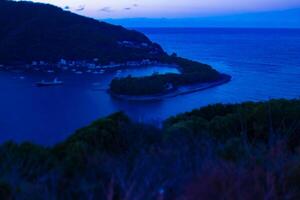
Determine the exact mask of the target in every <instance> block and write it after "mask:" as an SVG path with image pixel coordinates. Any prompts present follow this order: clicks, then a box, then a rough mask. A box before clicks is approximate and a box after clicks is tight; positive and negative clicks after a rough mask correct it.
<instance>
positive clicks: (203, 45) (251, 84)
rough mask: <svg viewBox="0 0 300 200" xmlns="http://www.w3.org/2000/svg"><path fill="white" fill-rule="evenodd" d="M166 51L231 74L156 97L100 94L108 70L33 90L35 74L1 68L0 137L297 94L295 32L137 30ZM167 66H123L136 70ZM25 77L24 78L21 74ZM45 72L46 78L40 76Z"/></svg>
mask: <svg viewBox="0 0 300 200" xmlns="http://www.w3.org/2000/svg"><path fill="white" fill-rule="evenodd" d="M139 30H140V31H142V32H144V33H145V34H146V35H147V36H149V37H150V38H151V39H152V40H153V41H156V42H158V43H160V44H161V45H162V46H163V47H164V48H165V49H166V51H168V52H170V53H171V52H176V53H177V54H178V55H180V56H184V57H187V58H190V59H194V60H198V61H201V62H205V63H208V64H211V65H212V66H214V67H215V68H216V69H218V70H219V71H221V72H225V73H228V74H230V75H232V77H233V79H232V81H231V82H230V83H228V84H226V85H222V86H219V87H216V88H212V89H209V90H206V91H201V92H198V93H194V94H189V95H185V96H179V97H175V98H172V99H168V100H164V101H157V102H126V101H119V100H116V99H113V98H111V97H110V96H109V95H108V94H107V93H106V92H105V88H107V86H108V84H109V82H110V80H111V79H112V78H113V77H114V76H116V74H115V73H110V74H104V75H97V76H96V75H93V76H86V75H63V76H62V77H61V78H62V79H63V80H64V81H65V85H64V86H62V87H52V88H51V87H49V88H37V87H34V86H33V83H34V82H36V81H39V80H40V79H41V77H39V75H37V74H34V75H29V74H18V73H7V72H0V90H1V91H2V92H1V93H0V102H1V104H0V109H1V116H0V142H3V141H6V140H9V139H12V140H15V141H32V142H35V143H39V144H46V145H49V144H50V145H51V144H54V143H56V142H58V141H61V140H63V139H64V138H66V137H67V136H68V135H69V134H71V133H73V132H74V130H76V129H77V128H80V127H82V126H85V125H88V124H89V123H90V122H92V121H93V120H95V119H97V118H99V117H102V116H106V115H108V114H110V113H113V112H115V111H124V112H126V113H127V114H128V115H129V116H130V117H132V118H133V119H135V120H138V121H146V122H150V123H158V122H160V121H161V120H163V119H165V118H167V117H168V116H170V115H175V114H177V113H181V112H184V111H189V110H192V109H194V108H199V107H201V106H205V105H208V104H212V103H218V102H222V103H235V102H241V101H249V100H251V101H258V100H267V99H270V98H283V97H284V98H298V97H299V96H300V56H299V55H300V30H272V29H270V30H255V29H139ZM158 70H159V71H160V72H161V73H165V72H169V71H171V72H174V69H172V68H166V67H165V68H160V67H153V68H147V69H141V70H130V71H124V72H122V74H120V75H121V76H122V75H127V74H134V75H135V76H140V75H147V74H152V73H153V72H157V71H158ZM20 76H24V79H20ZM43 78H45V77H43Z"/></svg>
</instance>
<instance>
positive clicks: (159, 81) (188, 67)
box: [109, 54, 231, 101]
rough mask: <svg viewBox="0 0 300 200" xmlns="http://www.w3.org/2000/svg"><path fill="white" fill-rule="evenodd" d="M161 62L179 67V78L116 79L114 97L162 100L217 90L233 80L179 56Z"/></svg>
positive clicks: (113, 81)
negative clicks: (206, 90) (212, 88)
mask: <svg viewBox="0 0 300 200" xmlns="http://www.w3.org/2000/svg"><path fill="white" fill-rule="evenodd" d="M160 62H162V63H167V64H170V65H171V64H172V65H175V66H177V67H178V69H179V71H180V72H181V73H180V74H174V73H168V74H153V75H152V76H146V77H132V76H128V77H123V78H115V79H113V80H112V82H111V84H110V89H109V92H110V94H111V95H112V96H114V97H116V98H119V99H124V100H137V101H145V100H161V99H165V98H170V97H175V96H179V95H183V94H188V93H192V92H197V91H201V90H204V89H208V88H211V87H215V86H218V85H221V84H224V83H227V82H229V81H230V80H231V76H229V75H226V74H222V73H219V72H218V71H216V70H215V69H213V68H212V67H211V66H209V65H207V64H202V63H199V62H195V61H191V60H188V59H185V58H181V57H177V55H176V54H173V55H171V56H168V55H167V56H163V57H161V58H160Z"/></svg>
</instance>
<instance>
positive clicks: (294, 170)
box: [0, 100, 300, 200]
mask: <svg viewBox="0 0 300 200" xmlns="http://www.w3.org/2000/svg"><path fill="white" fill-rule="evenodd" d="M299 149H300V100H271V101H267V102H259V103H253V102H246V103H242V104H235V105H223V104H217V105H210V106H207V107H204V108H201V109H197V110H194V111H192V112H189V113H185V114H181V115H178V116H175V117H171V118H170V119H168V120H166V121H165V123H164V126H163V128H161V129H159V128H156V127H154V126H151V125H146V124H141V123H135V122H133V121H131V120H130V119H129V118H128V117H127V116H126V115H124V114H123V113H116V114H113V115H111V116H109V117H107V118H103V119H100V120H98V121H95V122H94V123H92V124H91V125H90V126H87V127H85V128H82V129H80V130H78V131H77V132H76V133H75V134H74V135H72V136H70V137H69V138H68V139H66V140H65V141H64V142H61V143H60V144H57V145H55V146H53V147H41V146H38V145H34V144H31V143H23V144H15V143H13V142H7V143H4V144H2V145H0V172H1V173H0V199H24V200H27V199H28V200H32V199H64V200H65V199H72V200H73V199H78V200H79V199H104V200H112V199H114V200H124V199H136V200H161V199H164V200H182V199H185V200H199V199H202V200H211V199H226V200H227V199H228V200H253V199H257V200H262V199H266V197H268V199H299V196H300V153H299Z"/></svg>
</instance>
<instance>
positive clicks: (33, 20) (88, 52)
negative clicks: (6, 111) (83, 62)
mask: <svg viewBox="0 0 300 200" xmlns="http://www.w3.org/2000/svg"><path fill="white" fill-rule="evenodd" d="M0 27H1V28H0V62H11V61H14V62H16V61H18V62H31V61H32V60H46V61H56V60H58V59H60V58H65V59H75V60H80V59H93V58H99V59H100V60H101V61H102V62H108V61H120V60H134V59H141V58H153V57H156V56H159V55H163V54H164V52H163V50H162V48H161V47H160V46H159V45H157V44H154V43H152V42H151V41H150V40H149V39H148V38H147V37H146V36H145V35H143V34H142V33H139V32H137V31H133V30H127V29H125V28H123V27H121V26H114V25H110V24H108V23H105V22H99V21H97V20H94V19H91V18H87V17H83V16H80V15H77V14H74V13H71V12H69V11H64V10H62V9H61V8H58V7H55V6H52V5H48V4H41V3H32V2H14V1H6V0H0ZM124 41H125V43H126V42H130V43H129V45H128V44H127V43H126V44H125V43H124V44H123V43H122V42H124Z"/></svg>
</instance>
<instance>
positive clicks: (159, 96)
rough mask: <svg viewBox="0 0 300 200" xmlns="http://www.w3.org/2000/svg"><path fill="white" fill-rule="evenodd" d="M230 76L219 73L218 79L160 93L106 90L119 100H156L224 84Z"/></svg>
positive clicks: (229, 79) (228, 80)
mask: <svg viewBox="0 0 300 200" xmlns="http://www.w3.org/2000/svg"><path fill="white" fill-rule="evenodd" d="M231 78H232V77H231V76H230V75H227V74H221V75H220V79H219V80H217V81H214V82H206V83H200V84H193V85H185V86H180V87H178V88H177V89H176V90H173V91H171V92H165V93H162V94H157V95H143V96H130V95H119V94H115V93H113V92H111V91H108V92H109V93H110V94H111V96H112V97H114V98H117V99H120V100H126V101H158V100H164V99H168V98H172V97H176V96H181V95H185V94H191V93H195V92H199V91H202V90H206V89H210V88H213V87H217V86H220V85H223V84H226V83H228V82H230V81H231Z"/></svg>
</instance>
